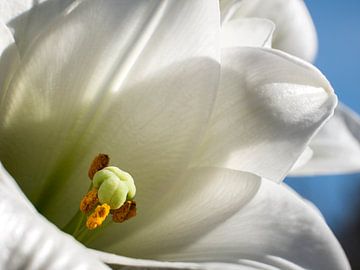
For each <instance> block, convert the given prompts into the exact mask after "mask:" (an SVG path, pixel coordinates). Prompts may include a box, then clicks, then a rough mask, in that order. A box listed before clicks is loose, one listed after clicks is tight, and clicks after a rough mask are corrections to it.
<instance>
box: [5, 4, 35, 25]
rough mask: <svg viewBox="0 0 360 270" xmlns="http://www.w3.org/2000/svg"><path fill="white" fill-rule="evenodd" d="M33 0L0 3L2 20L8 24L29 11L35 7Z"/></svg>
mask: <svg viewBox="0 0 360 270" xmlns="http://www.w3.org/2000/svg"><path fill="white" fill-rule="evenodd" d="M33 2H34V1H33V0H12V1H1V2H0V20H1V22H3V23H8V22H10V21H11V20H12V19H14V18H16V17H17V16H19V15H20V14H22V13H24V12H26V11H27V10H29V9H30V8H31V7H32V5H33Z"/></svg>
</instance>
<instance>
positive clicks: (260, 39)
mask: <svg viewBox="0 0 360 270" xmlns="http://www.w3.org/2000/svg"><path fill="white" fill-rule="evenodd" d="M274 29H275V25H274V23H273V22H271V21H269V20H266V19H259V18H247V19H236V20H231V21H228V22H226V23H224V24H223V25H222V27H221V42H222V44H221V47H222V48H227V47H238V46H252V47H271V41H272V34H273V32H274Z"/></svg>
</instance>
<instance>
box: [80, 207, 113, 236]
mask: <svg viewBox="0 0 360 270" xmlns="http://www.w3.org/2000/svg"><path fill="white" fill-rule="evenodd" d="M109 213H110V206H109V205H108V204H106V203H104V204H102V205H98V206H97V207H96V208H95V211H94V213H92V214H91V215H90V216H89V217H88V219H87V221H86V227H87V228H88V229H89V230H93V229H95V228H97V227H99V226H101V224H102V223H103V222H104V220H105V219H106V217H107V216H108V215H109Z"/></svg>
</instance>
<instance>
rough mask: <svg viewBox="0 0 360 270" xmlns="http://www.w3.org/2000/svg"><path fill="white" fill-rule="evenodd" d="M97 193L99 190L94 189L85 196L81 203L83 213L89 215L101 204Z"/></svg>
mask: <svg viewBox="0 0 360 270" xmlns="http://www.w3.org/2000/svg"><path fill="white" fill-rule="evenodd" d="M97 192H98V190H97V189H96V188H93V189H92V190H90V191H89V192H88V193H87V194H86V195H85V196H84V198H83V199H82V200H81V202H80V211H81V212H83V213H85V214H88V213H89V212H90V211H91V210H93V209H94V208H95V206H96V205H97V204H98V203H99V198H98V195H97Z"/></svg>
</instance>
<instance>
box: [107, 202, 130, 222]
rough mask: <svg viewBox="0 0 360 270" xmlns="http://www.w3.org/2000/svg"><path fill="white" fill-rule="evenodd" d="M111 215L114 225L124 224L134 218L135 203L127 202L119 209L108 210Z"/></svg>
mask: <svg viewBox="0 0 360 270" xmlns="http://www.w3.org/2000/svg"><path fill="white" fill-rule="evenodd" d="M110 213H111V214H112V220H113V221H114V222H116V223H121V222H124V221H126V220H128V219H130V218H132V217H134V216H136V202H135V201H127V202H125V203H124V204H123V205H122V206H121V207H120V208H118V209H115V210H110Z"/></svg>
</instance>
